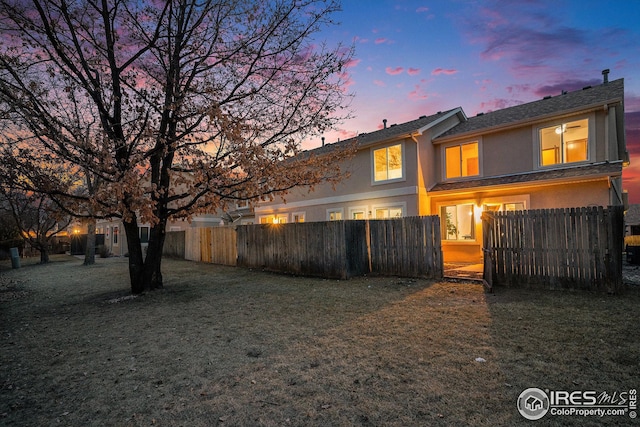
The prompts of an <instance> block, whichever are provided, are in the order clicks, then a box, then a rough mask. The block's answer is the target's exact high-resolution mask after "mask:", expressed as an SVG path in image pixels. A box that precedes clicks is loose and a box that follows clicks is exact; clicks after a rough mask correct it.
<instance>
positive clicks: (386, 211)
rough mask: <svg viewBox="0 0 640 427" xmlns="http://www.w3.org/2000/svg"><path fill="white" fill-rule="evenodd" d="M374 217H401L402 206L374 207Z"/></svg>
mask: <svg viewBox="0 0 640 427" xmlns="http://www.w3.org/2000/svg"><path fill="white" fill-rule="evenodd" d="M375 213H376V215H375V218H376V219H384V218H402V216H403V215H402V206H389V207H383V208H375Z"/></svg>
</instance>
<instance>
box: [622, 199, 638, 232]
mask: <svg viewBox="0 0 640 427" xmlns="http://www.w3.org/2000/svg"><path fill="white" fill-rule="evenodd" d="M624 235H625V236H640V205H637V204H636V205H629V209H628V210H627V211H626V212H625V213H624Z"/></svg>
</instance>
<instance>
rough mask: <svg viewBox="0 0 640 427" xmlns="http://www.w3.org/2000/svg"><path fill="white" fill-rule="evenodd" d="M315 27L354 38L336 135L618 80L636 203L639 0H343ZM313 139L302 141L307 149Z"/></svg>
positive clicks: (639, 176)
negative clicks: (344, 116) (347, 107)
mask: <svg viewBox="0 0 640 427" xmlns="http://www.w3.org/2000/svg"><path fill="white" fill-rule="evenodd" d="M342 4H343V12H342V13H340V14H338V15H337V16H336V18H337V20H338V21H339V22H340V25H339V26H336V27H332V28H331V29H330V30H328V31H325V32H324V33H322V34H321V35H320V36H321V37H322V38H325V39H326V40H327V41H329V42H331V43H336V42H339V41H342V42H343V43H346V44H349V43H352V42H353V43H354V44H355V49H356V53H355V58H354V60H353V61H352V63H351V64H350V66H349V68H348V69H347V70H346V72H347V73H348V78H349V91H351V92H353V93H354V94H355V97H354V98H353V100H352V103H351V108H352V110H353V114H354V116H355V117H354V118H353V119H352V120H349V121H348V122H345V123H343V124H342V125H341V126H340V129H339V130H337V131H334V132H332V133H328V134H326V135H325V137H326V140H327V142H335V141H337V140H338V139H345V138H349V137H351V136H354V135H355V134H356V133H361V132H371V131H374V130H376V129H379V128H381V127H382V119H387V120H388V124H389V125H391V124H393V123H403V122H406V121H409V120H413V119H416V118H418V117H419V116H421V115H429V114H433V113H436V112H437V111H441V110H448V109H451V108H455V107H459V106H460V107H462V108H463V110H464V111H465V113H466V114H467V115H468V116H473V115H476V114H477V113H479V112H488V111H492V110H496V109H500V108H505V107H509V106H512V105H517V104H521V103H524V102H530V101H534V100H538V99H541V98H542V97H544V96H546V95H552V96H555V95H559V94H560V93H561V92H562V91H563V90H566V91H573V90H579V89H582V88H583V87H585V86H589V85H597V84H600V83H602V74H601V72H602V70H603V69H606V68H608V69H610V70H611V72H610V74H609V80H616V79H619V78H624V79H625V112H626V129H627V134H626V135H627V147H628V149H629V152H630V154H631V166H629V167H628V168H626V169H625V170H624V173H623V176H624V184H625V188H626V189H627V190H628V191H629V199H630V202H631V203H640V0H597V1H596V0H519V1H517V0H343V3H342ZM319 144H320V141H314V142H309V143H307V144H305V145H306V147H305V148H312V147H313V146H317V145H319Z"/></svg>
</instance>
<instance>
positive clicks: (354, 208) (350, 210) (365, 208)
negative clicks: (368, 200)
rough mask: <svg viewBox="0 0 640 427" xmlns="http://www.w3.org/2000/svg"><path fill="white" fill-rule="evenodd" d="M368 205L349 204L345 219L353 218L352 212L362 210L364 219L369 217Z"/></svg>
mask: <svg viewBox="0 0 640 427" xmlns="http://www.w3.org/2000/svg"><path fill="white" fill-rule="evenodd" d="M368 210H369V206H366V205H362V206H350V207H349V218H347V219H353V214H354V213H356V212H362V213H364V219H368V218H369V217H370V215H369V213H368Z"/></svg>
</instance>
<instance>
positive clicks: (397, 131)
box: [311, 107, 464, 154]
mask: <svg viewBox="0 0 640 427" xmlns="http://www.w3.org/2000/svg"><path fill="white" fill-rule="evenodd" d="M453 113H459V114H461V115H463V117H464V112H463V111H462V108H460V107H458V108H452V109H451V110H447V111H438V112H437V113H436V114H433V115H431V116H421V117H419V118H418V119H416V120H411V121H409V122H406V123H401V124H393V125H391V126H389V127H386V128H384V129H379V130H376V131H373V132H369V133H361V134H359V135H358V136H354V137H353V138H349V139H345V140H342V141H338V142H336V143H333V144H327V145H325V146H323V147H319V148H316V149H313V150H311V151H312V152H313V153H314V154H321V153H322V152H324V151H325V150H331V149H332V148H334V147H339V146H342V145H349V144H352V143H354V142H357V144H358V147H363V146H367V145H371V144H375V143H377V142H383V141H389V140H392V139H396V138H400V137H403V136H409V135H411V134H414V133H415V132H417V131H418V130H420V129H424V128H428V127H429V126H432V125H434V124H436V123H438V121H439V120H440V119H443V118H445V117H446V116H450V115H452V114H453Z"/></svg>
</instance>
